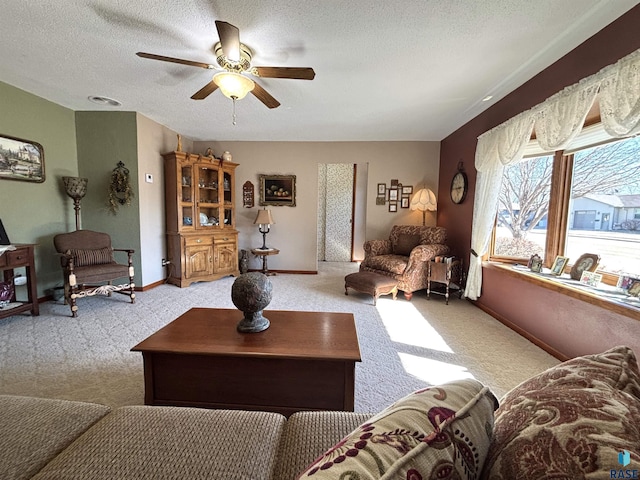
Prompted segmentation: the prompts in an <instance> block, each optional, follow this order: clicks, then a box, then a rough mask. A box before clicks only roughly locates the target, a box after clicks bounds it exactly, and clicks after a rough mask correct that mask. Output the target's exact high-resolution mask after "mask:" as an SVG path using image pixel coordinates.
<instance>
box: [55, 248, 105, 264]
mask: <svg viewBox="0 0 640 480" xmlns="http://www.w3.org/2000/svg"><path fill="white" fill-rule="evenodd" d="M66 253H67V254H68V255H71V256H72V257H73V264H74V265H75V266H76V267H85V266H88V265H102V264H104V263H113V262H115V260H114V258H113V250H112V249H111V248H110V247H104V248H95V249H80V248H73V249H70V250H68V251H67V252H66Z"/></svg>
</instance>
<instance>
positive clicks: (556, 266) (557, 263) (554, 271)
mask: <svg viewBox="0 0 640 480" xmlns="http://www.w3.org/2000/svg"><path fill="white" fill-rule="evenodd" d="M567 263H569V257H561V256H560V255H558V256H557V257H556V259H555V260H554V262H553V265H552V266H551V275H562V273H563V272H564V268H565V267H566V266H567Z"/></svg>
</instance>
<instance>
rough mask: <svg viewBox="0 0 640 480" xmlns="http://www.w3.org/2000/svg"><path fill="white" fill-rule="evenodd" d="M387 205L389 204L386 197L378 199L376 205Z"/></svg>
mask: <svg viewBox="0 0 640 480" xmlns="http://www.w3.org/2000/svg"><path fill="white" fill-rule="evenodd" d="M385 203H387V199H386V198H385V197H376V205H384V204H385Z"/></svg>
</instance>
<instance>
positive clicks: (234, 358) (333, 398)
mask: <svg viewBox="0 0 640 480" xmlns="http://www.w3.org/2000/svg"><path fill="white" fill-rule="evenodd" d="M264 316H265V317H267V318H268V319H269V320H270V322H271V326H270V327H269V328H268V329H267V330H265V331H263V332H260V333H239V332H238V331H237V330H236V325H237V324H238V322H239V321H240V320H241V319H242V312H240V311H239V310H233V309H211V308H192V309H191V310H189V311H188V312H186V313H185V314H183V315H182V316H180V317H178V318H177V319H176V320H174V321H173V322H171V323H170V324H168V325H167V326H165V327H164V328H161V329H160V330H158V331H157V332H156V333H154V334H153V335H151V336H150V337H149V338H147V339H146V340H143V341H142V342H141V343H139V344H138V345H136V346H135V347H133V348H132V351H136V352H142V358H143V360H144V381H145V404H147V405H176V406H192V407H207V408H233V409H245V410H267V411H272V412H278V413H282V414H284V415H287V416H288V415H291V414H292V413H294V412H297V411H300V410H346V411H353V408H354V381H355V362H359V361H361V358H360V348H359V346H358V337H357V334H356V328H355V322H354V319H353V315H352V314H350V313H324V312H294V311H281V310H265V311H264Z"/></svg>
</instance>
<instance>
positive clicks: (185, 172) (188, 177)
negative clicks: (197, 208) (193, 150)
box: [178, 165, 195, 227]
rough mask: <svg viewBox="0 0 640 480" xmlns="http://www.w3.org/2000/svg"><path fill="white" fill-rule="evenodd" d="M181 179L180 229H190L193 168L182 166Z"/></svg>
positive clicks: (191, 222)
mask: <svg viewBox="0 0 640 480" xmlns="http://www.w3.org/2000/svg"><path fill="white" fill-rule="evenodd" d="M180 170H181V174H182V176H181V178H180V180H179V181H180V209H179V210H178V211H179V214H180V216H181V218H180V219H179V221H180V224H181V225H182V227H191V226H193V212H194V208H193V206H194V202H195V199H194V198H193V191H194V190H193V168H192V167H191V165H184V166H182V167H181V169H180Z"/></svg>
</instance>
